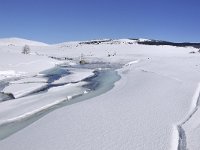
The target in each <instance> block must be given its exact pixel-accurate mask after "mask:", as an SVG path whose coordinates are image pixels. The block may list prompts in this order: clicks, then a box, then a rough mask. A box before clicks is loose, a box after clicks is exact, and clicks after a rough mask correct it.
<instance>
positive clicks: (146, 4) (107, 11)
mask: <svg viewBox="0 0 200 150" xmlns="http://www.w3.org/2000/svg"><path fill="white" fill-rule="evenodd" d="M199 6H200V1H198V0H0V38H5V37H20V38H26V39H30V40H38V41H42V42H46V43H58V42H63V41H72V40H90V39H101V38H114V39H117V38H138V37H143V38H153V39H162V40H169V41H180V42H181V41H191V42H200V8H199Z"/></svg>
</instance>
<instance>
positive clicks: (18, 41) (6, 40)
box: [0, 38, 48, 46]
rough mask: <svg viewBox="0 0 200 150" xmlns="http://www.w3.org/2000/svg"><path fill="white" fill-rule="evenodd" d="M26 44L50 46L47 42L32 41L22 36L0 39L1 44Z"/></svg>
mask: <svg viewBox="0 0 200 150" xmlns="http://www.w3.org/2000/svg"><path fill="white" fill-rule="evenodd" d="M25 44H27V45H30V46H48V44H46V43H42V42H37V41H31V40H26V39H21V38H3V39H0V46H24V45H25Z"/></svg>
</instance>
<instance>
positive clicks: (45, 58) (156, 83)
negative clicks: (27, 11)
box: [0, 38, 200, 150]
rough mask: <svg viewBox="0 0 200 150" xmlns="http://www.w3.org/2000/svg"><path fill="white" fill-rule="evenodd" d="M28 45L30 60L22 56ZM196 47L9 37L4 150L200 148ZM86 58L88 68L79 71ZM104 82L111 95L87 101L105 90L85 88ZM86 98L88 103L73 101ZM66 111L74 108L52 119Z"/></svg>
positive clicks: (2, 65)
mask: <svg viewBox="0 0 200 150" xmlns="http://www.w3.org/2000/svg"><path fill="white" fill-rule="evenodd" d="M12 44H13V45H18V46H11V45H12ZM25 44H28V45H31V47H30V48H31V53H30V54H28V55H24V54H22V53H21V49H22V46H24V45H25ZM193 44H194V43H193ZM32 45H33V46H32ZM194 47H195V46H193V45H192V44H191V43H187V44H179V43H166V42H163V41H154V40H148V39H117V40H113V39H103V40H90V41H75V42H65V43H60V44H55V45H47V44H44V43H40V42H33V41H29V40H24V39H17V38H11V39H1V40H0V98H1V99H2V101H1V99H0V101H1V102H0V147H1V148H0V149H1V150H12V149H14V150H27V149H34V150H44V149H48V150H55V149H61V150H64V149H77V150H79V149H81V150H88V149H95V150H107V149H109V150H118V149H123V150H135V149H139V150H185V149H191V150H199V149H200V144H199V140H200V138H199V137H200V119H199V118H200V109H199V107H200V102H199V101H200V99H199V97H200V96H199V95H200V90H199V89H200V84H199V83H200V53H199V49H197V48H194ZM80 56H81V57H82V58H83V60H84V61H85V62H86V63H88V64H86V65H79V62H80ZM59 64H62V65H59ZM55 66H56V67H55ZM102 66H104V67H105V68H106V69H105V68H103V67H102ZM116 66H118V69H117V70H116V71H117V72H116V74H113V73H111V74H108V73H107V74H106V75H104V76H102V78H100V79H101V80H100V79H98V82H96V80H95V78H96V77H97V76H98V74H95V71H97V70H104V69H105V70H107V69H108V68H109V67H111V69H116V68H117V67H116ZM95 67H96V68H95ZM50 68H51V69H50ZM94 70H95V71H94ZM117 73H118V74H117ZM118 75H120V76H121V79H119V80H116V81H117V82H115V85H113V84H112V85H110V87H111V90H110V91H108V89H110V88H108V89H107V87H106V88H105V86H108V85H109V84H110V83H109V82H110V81H112V80H113V79H115V78H116V77H117V76H118ZM54 77H55V78H54ZM103 77H104V78H103ZM85 78H87V80H85ZM89 78H90V79H92V81H93V82H91V84H89V85H86V83H87V82H88V79H89ZM102 79H104V82H103V84H102V86H103V87H104V88H105V89H106V91H107V92H106V93H104V92H103V94H102V95H95V94H94V95H93V96H94V97H87V94H88V93H90V92H91V91H92V90H94V91H95V90H97V93H98V92H100V93H101V92H102V91H101V90H102V89H100V91H98V88H96V89H95V88H91V89H89V90H88V89H85V88H88V87H92V86H93V84H94V85H96V86H98V83H102V81H103V80H102ZM111 79H112V80H111ZM7 82H8V83H7ZM108 83H109V84H108ZM100 85H101V84H100ZM56 86H57V87H56ZM112 87H113V88H112ZM40 91H43V92H40ZM103 91H104V90H103ZM84 94H86V97H87V98H86V99H87V101H83V99H81V98H80V99H78V98H77V99H76V98H73V97H76V96H77V95H81V96H82V95H84ZM4 96H7V97H6V98H5V97H4ZM89 98H90V99H89ZM11 99H12V100H11ZM4 100H6V102H5V101H4ZM84 100H85V99H84ZM74 101H75V102H74ZM63 103H65V104H63ZM74 103H76V104H74ZM72 104H73V105H72ZM58 105H59V106H60V105H62V106H63V105H68V106H65V107H62V108H59V109H57V110H56V111H52V112H51V113H49V114H48V115H46V113H47V112H49V109H50V108H54V107H55V106H56V108H57V106H58ZM41 116H43V118H41V119H40V120H37V119H38V117H41ZM36 120H37V121H36ZM34 121H36V122H34ZM32 122H34V123H33V124H31V125H30V126H28V125H29V124H30V123H32ZM26 126H28V127H26ZM24 127H26V128H25V129H22V128H24ZM20 129H22V130H21V131H19V130H20ZM17 131H19V132H17ZM16 132H17V133H16ZM14 133H15V134H14ZM7 136H9V137H7ZM4 138H5V139H4ZM2 139H4V140H2Z"/></svg>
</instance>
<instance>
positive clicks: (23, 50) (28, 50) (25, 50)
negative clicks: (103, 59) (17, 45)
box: [22, 45, 31, 54]
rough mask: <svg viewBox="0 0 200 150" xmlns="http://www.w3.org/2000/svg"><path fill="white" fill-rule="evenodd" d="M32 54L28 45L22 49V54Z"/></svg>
mask: <svg viewBox="0 0 200 150" xmlns="http://www.w3.org/2000/svg"><path fill="white" fill-rule="evenodd" d="M30 52H31V49H30V47H29V46H28V45H24V47H23V49H22V54H29V53H30Z"/></svg>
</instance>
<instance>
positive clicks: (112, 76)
mask: <svg viewBox="0 0 200 150" xmlns="http://www.w3.org/2000/svg"><path fill="white" fill-rule="evenodd" d="M80 67H81V66H76V67H75V69H80ZM101 67H102V68H101V69H96V68H95V67H94V66H87V65H86V66H84V67H82V69H83V68H84V69H88V68H90V69H92V70H94V71H93V73H94V74H93V75H92V76H89V77H87V78H84V79H82V80H80V81H78V82H72V83H67V82H65V83H59V84H53V83H54V82H55V81H57V80H59V79H60V78H62V77H65V76H67V75H70V71H68V68H67V66H59V67H56V68H53V69H50V70H48V71H44V72H43V74H46V75H45V76H44V77H48V80H47V81H48V82H47V83H48V84H47V85H46V86H44V87H43V88H40V89H38V90H35V91H34V92H32V93H29V94H28V95H26V96H25V97H24V99H25V98H26V97H27V98H29V97H34V96H36V97H35V98H37V96H40V95H42V96H43V95H44V96H43V97H45V98H48V97H50V96H51V95H50V96H48V93H49V89H54V88H57V87H60V88H62V86H66V85H68V84H77V83H79V82H85V83H87V84H84V85H82V88H81V89H80V91H85V90H87V92H82V94H80V93H78V92H77V91H73V90H72V91H71V92H72V95H73V97H72V98H71V99H70V100H68V99H67V97H66V100H63V101H60V102H55V103H53V104H52V103H51V104H50V105H48V106H46V105H44V106H42V107H44V108H43V109H41V110H36V111H35V110H34V111H31V112H28V115H24V116H22V117H21V116H17V117H15V118H14V119H13V118H9V119H8V121H6V120H3V122H2V121H1V123H0V140H2V139H5V138H6V137H8V136H10V135H12V134H14V133H15V132H17V131H19V130H21V129H23V128H25V127H26V126H28V125H30V124H31V123H33V122H35V121H37V120H38V119H40V118H41V117H43V116H44V115H46V114H48V113H49V112H51V111H53V110H55V109H57V108H60V107H64V106H67V105H71V104H74V103H77V102H81V101H83V100H87V99H89V98H92V97H95V96H98V95H100V94H103V93H105V92H107V91H108V90H110V89H112V88H113V87H114V83H115V82H116V81H118V80H119V79H120V76H119V75H118V73H117V71H116V70H115V69H116V67H112V66H108V65H102V64H101ZM71 68H72V67H71ZM71 68H70V69H71ZM98 68H99V67H98ZM2 86H4V85H2ZM2 86H1V87H2ZM2 88H3V87H2ZM73 92H74V93H73ZM56 94H57V95H59V91H57V93H56ZM61 94H63V93H62V92H61ZM67 94H69V92H68V91H66V96H67ZM17 100H18V99H16V100H15V99H13V101H17ZM55 101H56V99H55ZM2 103H3V102H2ZM0 105H2V104H1V103H0ZM10 111H12V110H10ZM9 113H10V112H9ZM1 115H2V114H1Z"/></svg>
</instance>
